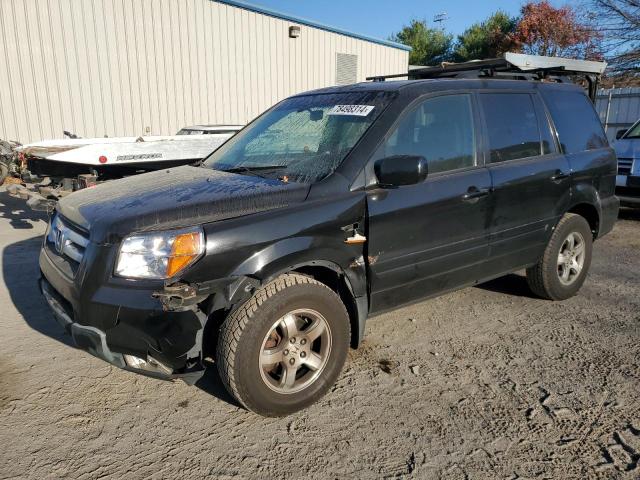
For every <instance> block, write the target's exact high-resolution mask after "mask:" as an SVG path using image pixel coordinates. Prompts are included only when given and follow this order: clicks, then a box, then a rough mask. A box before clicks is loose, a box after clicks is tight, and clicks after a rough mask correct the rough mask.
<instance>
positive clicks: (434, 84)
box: [296, 78, 582, 96]
mask: <svg viewBox="0 0 640 480" xmlns="http://www.w3.org/2000/svg"><path fill="white" fill-rule="evenodd" d="M494 88H495V89H513V90H531V89H539V88H567V89H574V90H575V89H579V90H582V87H580V86H578V85H575V84H573V83H557V82H540V81H527V80H503V79H494V78H486V79H453V78H447V79H429V80H392V81H384V82H362V83H354V84H352V85H341V86H336V87H327V88H321V89H318V90H312V91H309V92H304V93H300V94H298V95H296V96H301V95H309V94H312V95H313V94H320V93H350V92H380V91H385V92H399V91H401V90H402V91H412V90H413V91H415V93H416V94H420V93H423V92H428V91H437V90H449V89H455V90H459V89H472V90H473V89H494Z"/></svg>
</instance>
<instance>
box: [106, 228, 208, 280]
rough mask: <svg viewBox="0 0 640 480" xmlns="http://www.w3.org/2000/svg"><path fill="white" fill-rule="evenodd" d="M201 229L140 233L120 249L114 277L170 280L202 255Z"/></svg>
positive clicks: (202, 235) (132, 236)
mask: <svg viewBox="0 0 640 480" xmlns="http://www.w3.org/2000/svg"><path fill="white" fill-rule="evenodd" d="M204 249H205V245H204V233H203V232H202V229H201V228H185V229H181V230H171V231H167V232H149V233H139V234H135V235H131V236H128V237H126V238H125V239H124V240H123V242H122V245H121V246H120V253H119V254H118V261H117V262H116V275H118V276H120V277H127V278H156V279H165V278H171V277H174V276H175V275H177V274H178V273H180V272H181V271H183V270H184V269H185V268H187V267H188V266H189V265H192V264H193V263H194V262H195V261H196V260H198V258H200V257H201V256H202V254H203V253H204Z"/></svg>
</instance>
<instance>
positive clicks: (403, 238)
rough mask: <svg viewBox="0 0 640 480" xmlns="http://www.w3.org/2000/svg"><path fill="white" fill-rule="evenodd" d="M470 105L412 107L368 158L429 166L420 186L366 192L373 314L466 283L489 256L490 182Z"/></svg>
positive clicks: (448, 98)
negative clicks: (406, 159)
mask: <svg viewBox="0 0 640 480" xmlns="http://www.w3.org/2000/svg"><path fill="white" fill-rule="evenodd" d="M475 105H476V104H475V100H474V97H473V95H472V94H470V93H455V94H446V95H439V96H431V97H428V98H424V99H421V100H418V101H417V102H414V103H413V105H412V106H409V107H407V109H406V110H405V112H406V113H405V114H404V115H403V116H402V117H401V119H400V121H399V122H398V124H397V125H396V126H395V127H394V128H392V129H391V131H390V133H389V135H387V137H386V140H385V141H384V142H383V144H382V145H381V147H380V148H379V149H378V151H377V152H376V154H374V156H373V158H372V161H373V162H375V160H378V159H380V158H384V157H390V156H394V155H420V156H423V157H425V158H426V159H427V162H428V168H429V173H428V177H427V179H426V180H425V181H424V182H422V183H419V184H417V185H406V186H401V187H397V188H384V189H383V188H375V189H371V190H369V191H368V193H367V207H368V218H369V223H368V232H367V237H368V242H367V248H368V259H369V262H368V263H369V273H370V279H371V281H370V288H371V311H372V312H375V311H379V310H383V309H386V308H391V307H394V306H396V305H400V304H402V303H406V302H408V301H411V300H414V299H418V298H423V297H426V296H429V295H432V294H435V293H438V292H442V291H445V290H449V289H452V288H455V287H457V286H460V285H462V284H465V283H469V282H470V281H473V279H474V278H475V276H476V275H477V271H478V265H479V264H480V263H481V262H482V261H484V260H485V259H486V257H487V254H488V237H487V225H488V220H489V208H488V206H489V194H490V189H491V179H490V176H489V172H488V171H487V169H486V168H484V166H483V164H482V162H481V161H480V159H479V156H478V141H479V135H478V131H477V125H478V124H479V117H478V115H477V109H476V107H475Z"/></svg>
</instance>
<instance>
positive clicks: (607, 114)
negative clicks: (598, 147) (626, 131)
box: [596, 88, 640, 141]
mask: <svg viewBox="0 0 640 480" xmlns="http://www.w3.org/2000/svg"><path fill="white" fill-rule="evenodd" d="M596 110H597V111H598V115H599V116H600V120H601V121H602V123H603V124H604V127H605V130H606V132H607V137H608V138H609V141H613V140H615V138H616V133H617V132H618V130H621V129H623V128H628V127H630V126H631V125H633V124H634V123H635V122H637V121H638V120H640V88H614V89H609V90H600V91H599V92H598V97H597V100H596Z"/></svg>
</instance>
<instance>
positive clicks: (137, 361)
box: [124, 355, 147, 370]
mask: <svg viewBox="0 0 640 480" xmlns="http://www.w3.org/2000/svg"><path fill="white" fill-rule="evenodd" d="M124 361H125V363H126V364H127V366H129V367H131V368H140V369H142V370H145V366H146V365H147V361H146V360H143V359H142V358H140V357H134V356H133V355H124Z"/></svg>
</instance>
